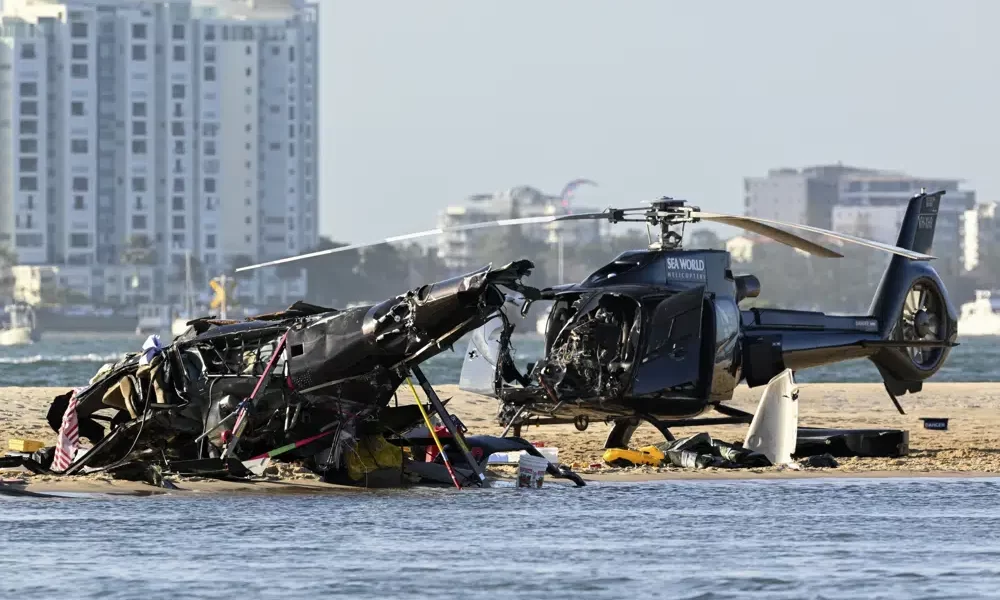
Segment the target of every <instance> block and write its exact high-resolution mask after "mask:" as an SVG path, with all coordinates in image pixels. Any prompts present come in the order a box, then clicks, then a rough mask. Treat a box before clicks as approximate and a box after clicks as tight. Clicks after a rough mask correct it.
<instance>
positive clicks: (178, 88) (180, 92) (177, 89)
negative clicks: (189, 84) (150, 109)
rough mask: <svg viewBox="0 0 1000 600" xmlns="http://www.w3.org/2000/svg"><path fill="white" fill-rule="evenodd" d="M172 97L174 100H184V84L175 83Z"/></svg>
mask: <svg viewBox="0 0 1000 600" xmlns="http://www.w3.org/2000/svg"><path fill="white" fill-rule="evenodd" d="M170 95H171V96H172V97H173V99H174V100H181V99H183V98H184V86H183V85H182V84H179V83H175V84H174V85H173V86H172V87H171V88H170Z"/></svg>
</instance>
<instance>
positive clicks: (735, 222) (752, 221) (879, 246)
mask: <svg viewBox="0 0 1000 600" xmlns="http://www.w3.org/2000/svg"><path fill="white" fill-rule="evenodd" d="M691 216H692V217H694V218H696V219H701V220H703V221H715V222H717V223H723V224H726V225H732V226H733V227H739V228H741V229H746V230H747V231H754V232H756V233H760V234H761V235H764V236H767V237H772V236H771V235H770V234H768V233H764V232H762V231H757V230H756V229H755V227H759V226H761V225H763V226H766V227H770V228H771V229H772V230H775V231H780V232H781V233H782V234H784V235H785V236H791V238H792V239H795V240H802V241H803V242H806V243H809V244H812V242H809V241H808V240H806V239H804V238H800V237H799V236H797V235H794V234H791V233H789V232H787V231H782V230H780V229H777V227H791V228H793V229H802V230H804V231H809V232H812V233H818V234H820V235H825V236H827V237H831V238H834V239H837V240H841V241H843V242H851V243H853V244H858V245H860V246H866V247H868V248H874V249H875V250H881V251H883V252H889V253H892V254H897V255H899V256H903V257H905V258H909V259H910V260H932V259H933V258H934V257H933V256H931V255H929V254H922V253H920V252H914V251H913V250H907V249H906V248H900V247H899V246H893V245H892V244H883V243H882V242H876V241H873V240H868V239H865V238H861V237H857V236H853V235H849V234H846V233H840V232H837V231H830V230H829V229H822V228H820V227H813V226H811V225H801V224H799V223H786V222H784V221H772V220H770V219H761V218H759V217H747V216H741V215H724V214H718V213H703V212H698V211H693V212H692V213H691ZM773 239H775V240H777V241H779V242H782V243H786V244H788V245H790V246H793V247H794V246H795V244H791V243H788V242H786V241H784V240H782V239H780V238H777V237H775V238H773ZM815 245H816V246H818V247H820V248H822V246H819V245H818V244H815ZM807 251H808V250H807ZM827 251H828V252H833V251H832V250H829V249H827ZM834 254H836V253H834ZM820 256H830V255H828V254H822V253H821V254H820ZM836 256H837V257H840V256H842V255H840V254H836Z"/></svg>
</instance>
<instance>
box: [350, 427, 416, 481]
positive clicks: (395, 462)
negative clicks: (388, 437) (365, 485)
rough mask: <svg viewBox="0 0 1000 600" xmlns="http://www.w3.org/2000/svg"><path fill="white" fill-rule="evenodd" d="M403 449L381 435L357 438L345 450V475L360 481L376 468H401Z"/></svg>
mask: <svg viewBox="0 0 1000 600" xmlns="http://www.w3.org/2000/svg"><path fill="white" fill-rule="evenodd" d="M402 466H403V451H402V449H401V448H400V447H399V446H396V445H394V444H390V443H389V442H387V441H385V438H384V437H382V436H381V435H369V436H365V437H362V438H361V439H360V440H358V443H357V445H356V446H355V447H354V448H353V449H352V450H348V452H347V475H348V476H349V477H350V478H351V479H352V480H354V481H360V480H361V479H363V478H364V476H365V475H367V474H368V473H371V472H372V471H375V470H376V469H388V468H402Z"/></svg>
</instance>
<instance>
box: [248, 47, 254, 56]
mask: <svg viewBox="0 0 1000 600" xmlns="http://www.w3.org/2000/svg"><path fill="white" fill-rule="evenodd" d="M251 54H253V47H252V46H247V56H250V55H251Z"/></svg>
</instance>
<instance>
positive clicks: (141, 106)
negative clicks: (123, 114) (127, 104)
mask: <svg viewBox="0 0 1000 600" xmlns="http://www.w3.org/2000/svg"><path fill="white" fill-rule="evenodd" d="M132 116H133V117H145V116H146V103H145V102H133V103H132Z"/></svg>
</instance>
